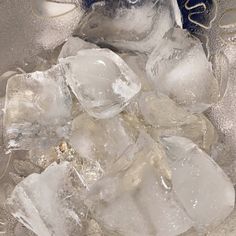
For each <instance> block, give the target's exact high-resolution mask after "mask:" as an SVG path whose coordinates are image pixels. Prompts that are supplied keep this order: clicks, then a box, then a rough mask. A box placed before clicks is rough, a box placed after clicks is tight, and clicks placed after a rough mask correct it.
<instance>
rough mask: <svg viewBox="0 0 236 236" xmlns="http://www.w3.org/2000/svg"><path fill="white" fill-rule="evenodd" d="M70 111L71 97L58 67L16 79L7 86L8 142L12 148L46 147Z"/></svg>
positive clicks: (6, 130)
mask: <svg viewBox="0 0 236 236" xmlns="http://www.w3.org/2000/svg"><path fill="white" fill-rule="evenodd" d="M70 112H71V96H70V92H69V90H68V88H67V86H66V84H65V82H64V77H63V74H62V73H61V71H60V69H59V67H54V68H52V69H50V70H48V71H46V72H34V73H31V74H22V75H17V76H14V77H12V78H11V79H9V81H8V84H7V92H6V103H5V114H4V129H5V131H4V132H5V143H6V145H7V146H8V147H9V148H13V149H31V148H33V147H38V148H39V147H43V148H45V146H47V145H50V143H51V142H52V143H53V142H54V141H55V140H56V139H55V137H56V134H55V132H56V128H57V127H58V126H62V125H64V124H66V122H67V121H68V119H69V117H70Z"/></svg>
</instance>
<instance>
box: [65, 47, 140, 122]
mask: <svg viewBox="0 0 236 236" xmlns="http://www.w3.org/2000/svg"><path fill="white" fill-rule="evenodd" d="M61 63H62V67H63V68H64V73H65V77H66V81H67V83H68V85H69V86H70V88H71V90H72V91H73V93H74V94H75V96H76V97H77V99H78V100H79V102H80V103H81V105H82V106H83V108H84V109H85V110H86V111H87V112H88V113H89V114H90V115H92V116H94V117H96V118H100V119H101V118H109V117H113V116H115V115H117V114H118V113H120V112H121V111H122V110H123V109H124V107H125V106H126V105H127V104H128V103H129V102H130V100H131V99H132V98H133V97H134V96H135V95H136V94H137V93H138V92H139V91H140V88H141V85H140V82H139V81H138V78H137V76H136V74H135V73H134V72H133V71H132V70H131V69H130V68H129V66H128V65H127V64H126V63H125V62H124V61H123V60H122V59H121V58H120V57H119V56H118V55H117V54H115V53H114V52H112V51H111V50H109V49H87V50H81V51H79V52H78V53H77V55H76V56H74V57H68V58H65V59H62V60H61Z"/></svg>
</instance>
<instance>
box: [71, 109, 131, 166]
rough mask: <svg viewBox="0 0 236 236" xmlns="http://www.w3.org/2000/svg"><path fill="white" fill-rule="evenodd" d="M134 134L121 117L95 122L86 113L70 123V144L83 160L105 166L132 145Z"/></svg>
mask: <svg viewBox="0 0 236 236" xmlns="http://www.w3.org/2000/svg"><path fill="white" fill-rule="evenodd" d="M134 139H135V137H134V134H133V133H132V131H131V130H130V129H129V127H128V124H127V122H125V121H124V119H122V117H121V116H116V117H113V118H111V119H105V120H103V119H102V120H96V119H94V118H93V117H90V116H89V115H88V114H87V113H84V114H82V115H79V116H78V117H77V118H75V119H74V120H73V122H72V132H71V135H70V138H69V140H70V144H71V145H72V147H73V148H74V149H75V150H76V151H77V152H78V154H79V155H80V156H81V157H82V158H85V159H90V160H97V161H99V162H100V163H101V165H102V166H104V167H105V166H107V165H109V164H111V163H112V162H114V161H115V160H117V159H118V158H119V157H120V155H121V154H122V153H123V152H124V151H125V150H126V149H127V147H128V146H130V145H132V144H133V143H134Z"/></svg>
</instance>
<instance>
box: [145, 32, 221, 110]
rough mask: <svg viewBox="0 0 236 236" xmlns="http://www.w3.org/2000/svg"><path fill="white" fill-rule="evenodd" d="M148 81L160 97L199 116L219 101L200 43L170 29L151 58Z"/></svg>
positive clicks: (185, 34)
mask: <svg viewBox="0 0 236 236" xmlns="http://www.w3.org/2000/svg"><path fill="white" fill-rule="evenodd" d="M146 70H147V74H148V77H149V78H150V79H151V81H152V82H153V84H154V86H155V89H156V91H157V92H158V93H163V94H166V95H167V96H169V97H170V98H171V99H173V100H175V101H176V102H177V103H178V104H180V105H182V106H185V107H186V108H187V109H189V110H191V111H193V112H202V111H204V110H206V109H207V108H208V107H209V106H211V105H212V104H213V103H215V102H216V101H217V99H218V92H219V91H218V83H217V80H216V79H215V77H214V75H213V72H212V68H211V63H210V62H209V61H208V60H207V58H206V55H205V53H204V50H203V47H202V45H201V42H200V41H199V40H198V39H196V38H193V37H192V36H191V35H190V34H189V33H187V31H185V30H182V29H179V28H173V29H171V30H170V31H169V32H168V33H167V34H166V35H165V37H164V38H163V39H162V41H161V42H160V43H158V46H157V47H156V48H155V50H154V51H153V52H152V54H151V55H150V57H149V59H148V62H147V66H146Z"/></svg>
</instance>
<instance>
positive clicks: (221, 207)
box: [162, 136, 235, 230]
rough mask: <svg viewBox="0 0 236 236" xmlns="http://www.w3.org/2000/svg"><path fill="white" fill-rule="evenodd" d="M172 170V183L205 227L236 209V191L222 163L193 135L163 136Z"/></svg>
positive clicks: (201, 226) (214, 224) (196, 225)
mask: <svg viewBox="0 0 236 236" xmlns="http://www.w3.org/2000/svg"><path fill="white" fill-rule="evenodd" d="M162 140H163V143H164V144H165V145H166V150H167V157H168V162H169V165H170V168H171V171H172V185H173V191H174V192H175V194H176V196H177V198H178V200H179V201H180V203H181V204H182V206H183V207H184V208H185V210H186V212H187V214H188V215H189V216H190V218H191V219H192V220H193V221H194V222H195V227H196V228H198V229H200V230H202V229H204V228H205V227H214V226H216V225H217V224H219V223H221V222H222V221H223V220H224V219H225V218H226V217H227V216H228V215H229V214H230V213H231V211H232V210H233V208H234V202H235V191H234V187H233V185H232V183H231V182H230V180H229V178H228V177H227V176H226V175H225V173H224V172H223V171H222V170H221V169H220V167H219V166H218V165H217V164H216V163H215V162H214V161H213V160H212V159H211V158H210V157H209V156H208V155H207V154H206V153H205V152H203V151H202V150H201V149H199V148H198V147H197V146H196V145H195V144H194V143H193V142H192V141H190V140H189V139H186V138H183V137H178V136H172V137H165V138H163V139H162Z"/></svg>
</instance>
